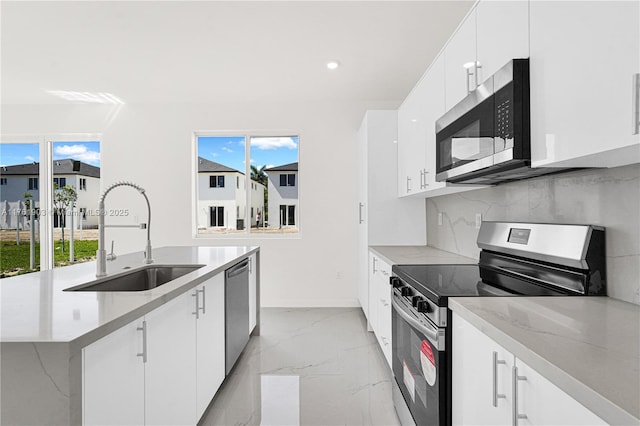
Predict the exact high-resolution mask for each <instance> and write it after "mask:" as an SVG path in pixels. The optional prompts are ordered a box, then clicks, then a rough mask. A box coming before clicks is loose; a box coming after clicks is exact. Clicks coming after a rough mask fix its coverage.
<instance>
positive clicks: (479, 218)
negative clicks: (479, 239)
mask: <svg viewBox="0 0 640 426" xmlns="http://www.w3.org/2000/svg"><path fill="white" fill-rule="evenodd" d="M480 225H482V213H476V229H480Z"/></svg>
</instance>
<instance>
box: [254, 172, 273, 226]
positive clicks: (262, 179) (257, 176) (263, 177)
mask: <svg viewBox="0 0 640 426" xmlns="http://www.w3.org/2000/svg"><path fill="white" fill-rule="evenodd" d="M266 168H267V166H261V167H260V168H257V167H256V166H254V165H253V164H252V165H251V180H253V181H256V182H258V183H260V184H262V185H264V205H263V206H262V211H263V214H262V222H263V223H264V222H265V221H267V220H268V219H269V216H268V215H269V212H268V207H267V206H268V205H269V191H268V190H267V188H268V177H267V174H266V173H265V172H264V169H266Z"/></svg>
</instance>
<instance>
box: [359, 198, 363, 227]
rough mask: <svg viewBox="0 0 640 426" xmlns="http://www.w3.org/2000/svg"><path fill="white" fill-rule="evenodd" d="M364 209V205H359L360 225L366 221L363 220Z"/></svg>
mask: <svg viewBox="0 0 640 426" xmlns="http://www.w3.org/2000/svg"><path fill="white" fill-rule="evenodd" d="M363 208H364V203H358V223H359V224H362V223H363V222H364V219H363V218H362V209H363Z"/></svg>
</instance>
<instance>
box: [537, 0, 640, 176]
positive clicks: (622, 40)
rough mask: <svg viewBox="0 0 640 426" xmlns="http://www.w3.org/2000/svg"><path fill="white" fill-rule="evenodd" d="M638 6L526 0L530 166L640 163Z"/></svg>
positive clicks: (617, 3)
mask: <svg viewBox="0 0 640 426" xmlns="http://www.w3.org/2000/svg"><path fill="white" fill-rule="evenodd" d="M639 9H640V3H639V2H637V1H600V2H596V1H581V2H573V1H566V2H564V1H532V2H531V4H530V15H531V16H530V19H531V124H532V125H531V155H532V165H533V166H558V167H565V166H577V167H581V166H596V167H598V166H600V167H614V166H619V165H624V164H631V163H637V162H640V144H639V142H640V140H639V137H638V134H637V131H636V129H635V128H634V126H633V122H634V121H636V122H637V115H636V117H635V120H634V117H633V115H634V112H635V111H634V104H635V105H636V106H637V105H638V100H637V96H638V93H637V90H636V91H635V93H634V90H633V83H632V82H633V76H634V75H635V74H637V73H640V10H639ZM636 114H637V113H636ZM634 133H635V134H634Z"/></svg>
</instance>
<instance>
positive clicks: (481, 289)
mask: <svg viewBox="0 0 640 426" xmlns="http://www.w3.org/2000/svg"><path fill="white" fill-rule="evenodd" d="M393 274H394V275H395V276H397V277H398V278H400V279H401V280H403V281H404V282H405V283H407V284H409V285H410V286H412V287H414V288H415V289H416V290H417V291H419V292H420V293H422V294H423V295H424V296H425V297H428V298H429V299H431V300H432V301H434V302H436V303H437V304H438V305H439V306H446V300H447V298H449V297H455V296H510V295H513V293H509V292H507V291H504V290H502V289H499V288H497V287H495V286H492V285H490V284H487V283H485V282H483V281H482V279H481V278H480V268H479V267H478V265H455V264H452V265H394V266H393Z"/></svg>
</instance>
